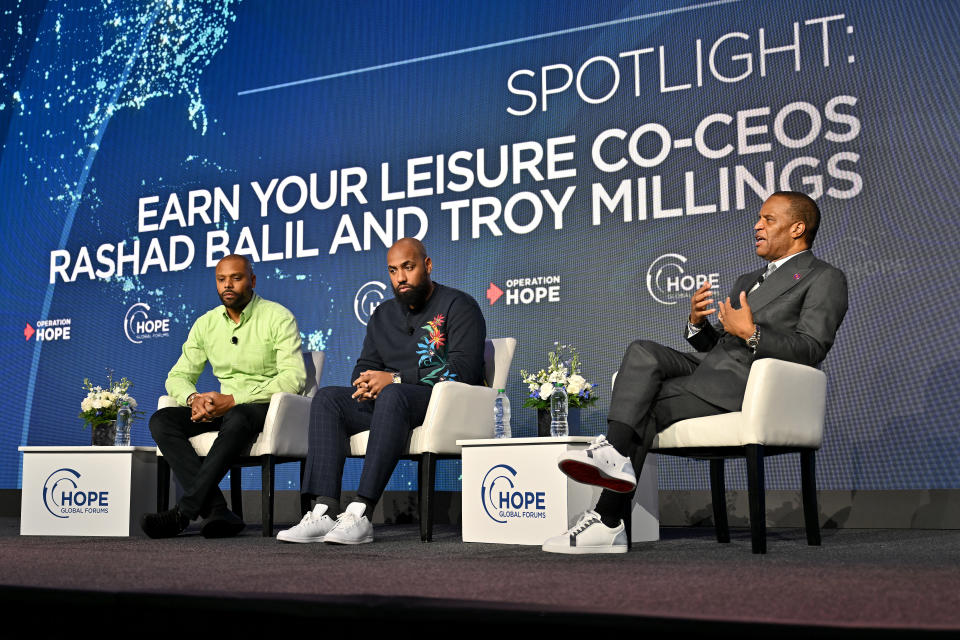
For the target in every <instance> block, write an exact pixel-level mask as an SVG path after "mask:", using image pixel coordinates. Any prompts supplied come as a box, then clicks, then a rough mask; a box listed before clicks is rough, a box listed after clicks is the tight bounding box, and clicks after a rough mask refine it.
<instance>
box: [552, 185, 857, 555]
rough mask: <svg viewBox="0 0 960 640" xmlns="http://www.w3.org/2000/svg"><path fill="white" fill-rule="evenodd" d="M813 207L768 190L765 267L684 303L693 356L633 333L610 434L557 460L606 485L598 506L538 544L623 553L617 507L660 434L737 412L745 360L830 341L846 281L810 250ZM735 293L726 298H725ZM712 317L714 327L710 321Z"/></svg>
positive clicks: (809, 349)
mask: <svg viewBox="0 0 960 640" xmlns="http://www.w3.org/2000/svg"><path fill="white" fill-rule="evenodd" d="M819 226H820V210H819V209H818V207H817V204H816V203H815V202H814V201H813V200H812V199H811V198H810V197H809V196H807V195H805V194H803V193H798V192H793V191H782V192H777V193H774V194H773V195H772V196H770V197H769V198H767V200H766V202H764V203H763V206H762V207H761V208H760V215H759V220H758V221H757V223H756V225H754V239H755V246H756V253H757V255H758V256H760V257H761V258H763V259H764V260H766V261H767V262H768V263H769V264H768V265H767V266H766V267H764V268H763V269H759V270H757V271H755V272H753V273H748V274H745V275H743V276H740V278H738V279H737V281H736V283H735V284H734V286H733V290H732V292H731V295H730V296H729V297H727V298H726V300H725V301H722V302H717V304H716V306H714V299H713V292H712V291H711V290H710V283H709V282H707V283H705V284H704V285H703V286H702V287H700V289H698V290H697V291H696V293H694V295H693V297H692V298H691V300H690V316H689V318H688V322H687V328H686V339H687V341H688V342H689V343H690V344H691V345H693V347H694V348H695V349H696V350H697V352H698V353H682V352H680V351H676V350H674V349H670V348H669V347H664V346H662V345H660V344H657V343H655V342H650V341H647V340H637V341H635V342H633V343H632V344H631V345H630V346H629V347H628V348H627V352H626V354H624V356H623V362H622V363H621V365H620V370H619V373H618V374H617V385H616V387H615V388H614V391H613V397H612V398H611V401H610V413H609V414H608V416H607V435H606V437H604V436H599V437H598V438H597V439H596V440H595V441H594V442H593V444H591V445H590V447H588V448H587V449H585V450H583V451H575V452H570V453H568V454H565V455H563V456H561V457H560V459H559V461H558V463H559V466H560V469H561V470H562V471H563V472H564V473H566V474H567V475H568V476H570V477H571V478H573V479H574V480H577V481H579V482H584V483H587V484H593V485H598V486H601V487H604V491H603V492H602V493H601V494H600V498H599V500H598V501H597V506H596V507H595V510H593V511H587V512H586V513H585V514H584V515H583V517H581V518H580V520H579V521H578V522H577V524H576V525H574V527H573V528H572V529H570V530H569V531H567V532H566V533H564V534H563V535H561V536H557V537H555V538H551V539H550V540H547V541H546V542H545V543H544V545H543V549H544V551H552V552H556V553H624V552H626V550H627V538H626V534H625V532H624V526H623V522H622V521H621V514H623V513H624V511H625V508H626V506H627V505H628V504H629V502H630V500H631V499H632V496H633V491H634V489H635V488H636V473H635V472H634V470H635V469H642V468H643V460H644V458H645V457H646V454H647V451H648V450H649V449H650V446H651V444H652V443H653V439H654V437H655V436H656V434H657V433H658V432H659V431H662V430H664V429H666V428H667V427H669V426H670V425H671V424H673V423H674V422H677V421H680V420H685V419H687V418H698V417H702V416H709V415H715V414H718V413H725V412H728V411H739V410H740V407H741V404H742V403H743V394H744V390H745V389H746V385H747V376H748V375H749V373H750V365H751V364H752V363H753V361H754V360H757V359H759V358H777V359H780V360H789V361H791V362H798V363H800V364H805V365H810V366H815V365H817V364H818V363H820V362H821V361H822V360H823V359H824V358H825V357H826V355H827V352H828V351H829V350H830V347H831V346H832V345H833V340H834V337H835V336H836V333H837V329H838V328H839V327H840V323H841V322H842V321H843V316H844V314H845V313H846V311H847V281H846V278H845V277H844V275H843V273H842V272H841V271H840V270H839V269H836V268H835V267H833V266H831V265H829V264H827V263H826V262H824V261H822V260H818V259H817V258H815V257H814V256H813V254H812V253H811V252H810V248H811V247H812V246H813V241H814V238H815V237H816V235H817V229H818V228H819ZM731 298H732V300H731ZM713 314H716V316H717V320H719V322H720V325H721V326H720V327H714V325H712V324H710V322H708V318H709V316H711V315H713Z"/></svg>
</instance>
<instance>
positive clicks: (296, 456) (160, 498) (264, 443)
mask: <svg viewBox="0 0 960 640" xmlns="http://www.w3.org/2000/svg"><path fill="white" fill-rule="evenodd" d="M324 357H325V355H324V353H323V352H322V351H309V352H306V353H304V354H303V359H304V364H305V365H306V368H307V383H306V389H304V391H303V394H302V395H297V394H295V393H275V394H273V396H272V397H271V398H270V408H269V409H268V410H267V417H266V420H265V421H264V424H263V432H262V433H261V434H260V435H259V437H257V439H256V440H255V441H254V442H253V444H251V445H250V449H249V451H248V452H247V453H246V454H245V455H244V456H243V457H242V458H241V459H240V460H238V461H237V464H236V465H235V466H234V467H233V468H232V469H230V506H231V508H232V509H233V511H234V512H235V513H236V514H237V515H238V516H240V517H243V499H242V495H243V494H242V486H241V477H240V467H248V466H254V465H256V466H259V467H260V468H261V470H262V479H263V481H262V484H263V488H262V493H261V521H262V523H263V535H264V536H272V535H273V498H274V467H275V466H276V465H277V464H281V463H284V462H294V461H299V462H300V476H301V478H302V477H303V460H305V459H306V457H307V431H308V428H309V425H310V402H311V398H312V397H313V396H314V395H315V394H316V393H317V389H318V388H319V385H320V376H321V375H322V373H323V363H324ZM175 406H177V401H176V400H175V399H174V398H172V397H171V396H162V397H161V398H160V400H159V402H158V403H157V408H158V409H163V408H164V407H175ZM218 433H219V432H217V431H207V432H206V433H201V434H200V435H198V436H195V437H193V438H190V444H192V445H193V449H194V451H196V452H197V455H199V456H201V457H203V456H206V455H207V453H208V452H209V451H210V447H211V446H213V441H214V440H216V439H217V435H218ZM157 456H158V459H157V462H158V464H157V474H158V477H157V509H158V510H159V511H163V510H165V509H167V507H168V504H169V501H170V495H169V490H170V466H169V465H167V464H166V462H165V461H164V460H163V453H162V452H161V451H160V449H159V448H158V449H157Z"/></svg>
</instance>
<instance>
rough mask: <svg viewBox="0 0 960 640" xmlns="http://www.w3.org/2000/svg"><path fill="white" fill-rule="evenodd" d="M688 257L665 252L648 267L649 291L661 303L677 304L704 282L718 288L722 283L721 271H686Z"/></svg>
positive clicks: (687, 297)
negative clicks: (684, 266)
mask: <svg viewBox="0 0 960 640" xmlns="http://www.w3.org/2000/svg"><path fill="white" fill-rule="evenodd" d="M686 262H687V259H686V258H685V257H683V256H682V255H680V254H679V253H665V254H663V255H662V256H660V257H659V258H657V259H656V260H654V261H653V263H651V265H650V268H649V269H647V291H649V292H650V295H651V296H652V297H653V299H654V300H656V301H657V302H659V303H660V304H677V301H678V300H687V299H689V298H690V296H692V295H693V292H694V291H696V290H697V289H698V288H700V286H701V285H703V283H704V282H707V281H709V282H710V287H711V288H713V289H716V288H717V287H718V286H719V284H720V274H719V273H698V274H690V273H686V272H685V271H684V268H683V265H684V264H686Z"/></svg>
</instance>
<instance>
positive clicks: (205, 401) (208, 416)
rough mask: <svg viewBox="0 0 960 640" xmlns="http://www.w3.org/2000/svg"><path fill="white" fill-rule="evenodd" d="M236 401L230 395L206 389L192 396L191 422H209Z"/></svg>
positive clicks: (223, 412)
mask: <svg viewBox="0 0 960 640" xmlns="http://www.w3.org/2000/svg"><path fill="white" fill-rule="evenodd" d="M235 404H236V403H235V402H234V400H233V396H232V395H224V394H222V393H217V392H216V391H207V392H205V393H198V394H196V395H195V396H193V401H191V403H190V411H191V414H190V419H191V420H192V421H193V422H210V421H211V420H213V419H214V418H219V417H220V416H222V415H223V414H225V413H226V412H227V411H229V410H230V409H231V408H232V407H233V406H234V405H235Z"/></svg>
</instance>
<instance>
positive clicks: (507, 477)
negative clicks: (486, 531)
mask: <svg viewBox="0 0 960 640" xmlns="http://www.w3.org/2000/svg"><path fill="white" fill-rule="evenodd" d="M516 479H517V471H516V469H514V468H513V467H511V466H509V465H506V464H498V465H494V466H493V467H491V468H490V470H489V471H487V474H486V475H485V476H483V482H481V483H480V504H482V505H483V510H484V512H486V514H487V515H488V516H489V517H490V519H491V520H493V521H494V522H497V523H500V524H506V522H507V521H508V520H510V519H517V518H524V519H525V518H546V517H547V506H546V496H547V494H546V492H544V491H524V490H522V489H521V488H519V487H518V483H517V482H516Z"/></svg>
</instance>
